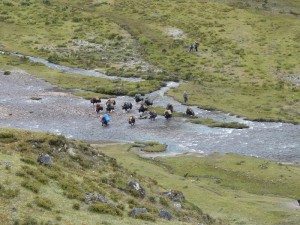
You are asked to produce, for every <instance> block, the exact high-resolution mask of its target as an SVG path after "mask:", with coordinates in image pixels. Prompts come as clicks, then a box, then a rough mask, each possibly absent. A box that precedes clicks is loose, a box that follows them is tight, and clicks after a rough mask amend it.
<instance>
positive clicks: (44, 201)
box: [35, 197, 54, 210]
mask: <svg viewBox="0 0 300 225" xmlns="http://www.w3.org/2000/svg"><path fill="white" fill-rule="evenodd" d="M35 203H36V205H37V206H39V207H41V208H44V209H47V210H52V207H53V206H54V204H53V202H51V200H50V199H48V198H45V197H37V198H36V199H35Z"/></svg>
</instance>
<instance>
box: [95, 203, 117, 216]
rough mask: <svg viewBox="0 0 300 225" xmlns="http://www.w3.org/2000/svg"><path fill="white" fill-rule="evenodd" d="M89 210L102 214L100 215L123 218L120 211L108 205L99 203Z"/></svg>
mask: <svg viewBox="0 0 300 225" xmlns="http://www.w3.org/2000/svg"><path fill="white" fill-rule="evenodd" d="M89 210H90V211H92V212H96V213H100V214H110V215H113V216H123V213H122V211H121V210H120V209H118V208H114V207H112V206H110V205H108V204H104V203H97V204H93V205H91V206H90V207H89Z"/></svg>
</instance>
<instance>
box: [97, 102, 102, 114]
mask: <svg viewBox="0 0 300 225" xmlns="http://www.w3.org/2000/svg"><path fill="white" fill-rule="evenodd" d="M102 110H103V106H102V105H100V104H98V103H97V104H96V112H97V113H99V112H100V111H102Z"/></svg>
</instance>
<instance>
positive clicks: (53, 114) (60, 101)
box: [0, 69, 300, 163]
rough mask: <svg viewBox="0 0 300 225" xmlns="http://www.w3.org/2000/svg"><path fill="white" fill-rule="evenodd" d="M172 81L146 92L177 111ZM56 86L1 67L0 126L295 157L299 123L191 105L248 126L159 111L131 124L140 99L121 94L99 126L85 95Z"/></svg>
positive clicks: (172, 148)
mask: <svg viewBox="0 0 300 225" xmlns="http://www.w3.org/2000/svg"><path fill="white" fill-rule="evenodd" d="M73 70H74V69H73ZM176 85H178V83H172V82H170V83H168V85H167V87H164V88H162V89H161V90H159V91H156V92H153V93H151V94H149V95H150V96H151V97H152V98H153V99H154V105H155V106H163V107H165V106H166V104H167V103H171V104H173V106H174V109H175V110H176V111H181V112H184V111H185V110H186V106H184V105H181V104H180V103H179V102H177V101H175V100H173V99H172V98H170V97H167V96H165V95H164V93H165V92H166V91H167V90H168V89H169V88H170V87H172V86H176ZM55 90H56V89H55V88H53V86H51V85H50V84H48V83H46V82H44V81H42V80H40V79H36V78H33V77H31V76H30V75H27V74H24V73H13V74H12V75H9V76H4V75H2V73H1V76H0V126H1V127H17V128H23V129H29V130H34V131H48V132H51V133H56V134H62V135H65V136H67V137H69V138H76V139H82V140H89V141H107V140H109V141H120V142H124V141H128V142H132V141H159V142H161V143H166V144H167V145H168V149H167V152H165V153H164V154H178V153H184V152H199V153H204V154H208V153H212V152H221V153H228V152H234V153H238V154H241V155H251V156H257V157H263V158H266V159H272V160H276V161H283V162H298V163H300V125H292V124H285V123H262V122H251V121H246V120H243V119H242V118H237V117H234V116H230V115H227V114H223V113H221V112H209V111H206V110H202V109H199V108H197V107H193V109H194V111H195V112H196V114H197V116H198V117H205V118H207V117H208V118H212V119H215V120H219V121H227V122H230V121H237V122H240V123H246V124H248V125H249V126H250V128H249V129H243V130H236V129H225V128H209V127H207V126H204V125H197V124H192V123H189V122H187V121H186V120H185V119H184V118H172V119H171V120H169V121H167V120H165V118H164V117H162V116H158V118H157V120H156V121H150V120H148V119H140V120H137V122H136V125H135V126H134V127H130V126H129V124H128V123H127V118H128V116H129V115H131V114H133V115H135V116H136V117H139V113H138V111H137V108H138V107H139V104H137V103H135V102H134V101H133V99H132V98H130V97H128V96H121V97H118V98H117V99H116V101H117V106H116V110H115V112H112V113H110V117H111V123H110V125H109V126H108V127H102V126H101V124H100V119H99V115H97V114H96V113H95V111H94V108H93V107H92V105H91V104H90V103H89V101H87V100H84V99H82V98H79V97H76V96H72V95H71V94H69V93H63V92H58V91H55ZM32 97H40V98H41V100H32V99H31V98H32ZM124 101H131V102H132V103H133V105H134V107H133V110H131V111H130V112H129V113H125V112H123V111H122V110H121V104H122V103H123V102H124Z"/></svg>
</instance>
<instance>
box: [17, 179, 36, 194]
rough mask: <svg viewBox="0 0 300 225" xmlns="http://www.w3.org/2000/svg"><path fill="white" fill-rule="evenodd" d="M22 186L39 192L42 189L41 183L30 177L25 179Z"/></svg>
mask: <svg viewBox="0 0 300 225" xmlns="http://www.w3.org/2000/svg"><path fill="white" fill-rule="evenodd" d="M21 186H23V187H25V188H27V189H28V190H30V191H32V192H34V193H39V191H40V184H39V183H37V182H36V181H33V180H29V179H28V180H24V181H23V182H22V183H21Z"/></svg>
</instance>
